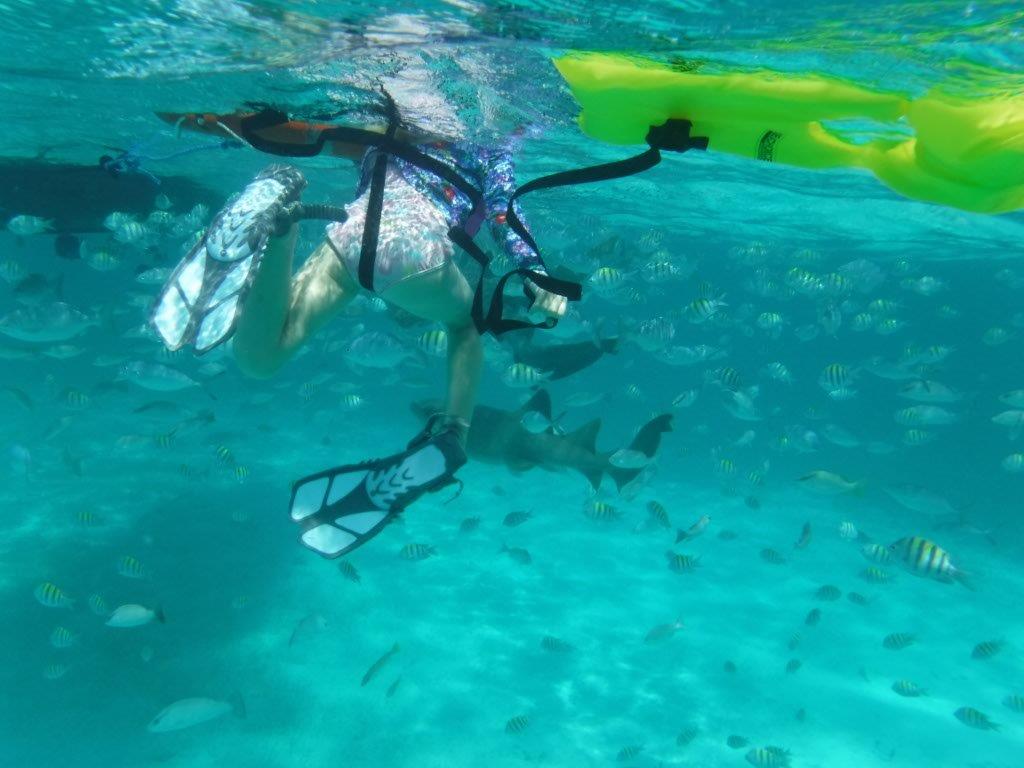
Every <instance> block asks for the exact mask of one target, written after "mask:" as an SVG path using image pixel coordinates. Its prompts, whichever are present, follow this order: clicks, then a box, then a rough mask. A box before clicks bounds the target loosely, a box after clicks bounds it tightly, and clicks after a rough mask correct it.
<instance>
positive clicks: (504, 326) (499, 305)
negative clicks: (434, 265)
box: [448, 227, 583, 336]
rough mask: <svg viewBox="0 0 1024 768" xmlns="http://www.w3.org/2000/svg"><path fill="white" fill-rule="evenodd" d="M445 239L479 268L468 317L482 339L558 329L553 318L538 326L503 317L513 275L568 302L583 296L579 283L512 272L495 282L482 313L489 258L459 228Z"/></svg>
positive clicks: (530, 271)
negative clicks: (507, 289)
mask: <svg viewBox="0 0 1024 768" xmlns="http://www.w3.org/2000/svg"><path fill="white" fill-rule="evenodd" d="M448 237H449V238H451V240H452V242H453V243H455V244H456V245H457V246H459V247H460V248H461V249H462V250H464V251H465V252H466V253H468V254H469V255H470V256H472V257H473V259H475V260H476V261H477V263H479V264H480V277H479V279H478V280H477V283H476V291H475V292H474V293H473V307H472V309H471V310H470V316H471V317H472V318H473V325H475V326H476V330H477V333H479V334H480V335H481V336H482V335H483V334H485V333H493V334H494V335H495V336H501V335H502V334H503V333H508V332H509V331H517V330H521V329H524V328H554V327H555V325H557V323H558V321H557V320H556V319H555V318H553V317H549V318H547V319H546V320H544V321H542V322H539V323H533V322H530V321H528V320H509V319H507V318H505V317H504V313H505V285H506V283H508V281H509V278H511V277H514V276H515V275H521V276H522V277H523V278H524V279H529V280H530V281H532V282H533V283H534V284H535V285H536V286H537V287H538V288H543V289H544V290H545V291H550V292H551V293H557V294H559V295H561V296H565V297H566V298H567V299H568V300H569V301H579V300H580V297H581V296H582V295H583V288H582V287H581V286H580V284H579V283H574V282H570V281H569V280H559V279H558V278H555V277H551V276H550V275H546V274H544V273H543V272H535V271H533V270H532V269H513V270H512V271H511V272H506V273H505V274H504V275H502V276H501V278H500V279H499V280H498V284H497V285H496V286H495V287H494V291H493V292H492V293H491V302H490V304H489V305H488V307H487V310H486V311H484V278H485V277H486V276H487V265H488V264H489V263H490V260H491V259H490V256H488V255H487V254H486V253H485V252H484V250H483V248H481V247H480V246H479V245H477V244H476V242H475V241H474V240H473V238H472V237H470V236H469V233H468V232H466V230H465V229H463V228H462V227H452V228H451V229H450V230H448ZM524 291H526V292H527V295H528V296H530V292H529V289H528V288H524Z"/></svg>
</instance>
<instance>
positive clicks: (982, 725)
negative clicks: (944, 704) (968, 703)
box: [953, 707, 999, 731]
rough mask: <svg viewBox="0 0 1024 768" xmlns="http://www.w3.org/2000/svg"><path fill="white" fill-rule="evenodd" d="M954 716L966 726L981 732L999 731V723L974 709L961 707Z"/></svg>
mask: <svg viewBox="0 0 1024 768" xmlns="http://www.w3.org/2000/svg"><path fill="white" fill-rule="evenodd" d="M953 716H954V717H955V718H956V719H957V720H959V721H960V722H961V723H963V724H964V725H967V726H970V727H971V728H977V729H978V730H979V731H998V730H999V725H998V723H993V722H992V721H991V720H989V719H988V715H986V714H985V713H984V712H979V711H978V710H976V709H975V708H974V707H960V709H958V710H957V711H956V712H954V713H953Z"/></svg>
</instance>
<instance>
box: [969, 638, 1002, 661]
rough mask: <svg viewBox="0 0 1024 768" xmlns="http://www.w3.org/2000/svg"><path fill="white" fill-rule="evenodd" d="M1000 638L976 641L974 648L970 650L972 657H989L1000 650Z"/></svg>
mask: <svg viewBox="0 0 1024 768" xmlns="http://www.w3.org/2000/svg"><path fill="white" fill-rule="evenodd" d="M1003 645H1004V643H1003V641H1002V640H985V641H984V642H981V643H978V644H977V645H976V646H974V650H972V651H971V658H972V659H991V658H992V657H993V656H995V655H996V654H997V653H999V652H1000V651H1001V650H1003Z"/></svg>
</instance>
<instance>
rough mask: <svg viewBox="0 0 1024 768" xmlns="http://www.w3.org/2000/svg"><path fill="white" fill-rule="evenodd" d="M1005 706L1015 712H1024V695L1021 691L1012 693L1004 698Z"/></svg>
mask: <svg viewBox="0 0 1024 768" xmlns="http://www.w3.org/2000/svg"><path fill="white" fill-rule="evenodd" d="M1003 706H1004V707H1006V708H1007V709H1011V710H1013V711H1014V712H1024V696H1021V695H1020V694H1019V693H1011V694H1009V695H1008V696H1007V697H1006V698H1004V699H1003Z"/></svg>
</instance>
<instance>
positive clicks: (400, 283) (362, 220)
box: [153, 116, 572, 556]
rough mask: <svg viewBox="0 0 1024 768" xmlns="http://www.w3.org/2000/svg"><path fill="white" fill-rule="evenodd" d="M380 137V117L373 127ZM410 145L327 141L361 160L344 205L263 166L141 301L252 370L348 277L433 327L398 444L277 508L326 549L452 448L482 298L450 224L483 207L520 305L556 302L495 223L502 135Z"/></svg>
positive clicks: (361, 531) (518, 240)
mask: <svg viewBox="0 0 1024 768" xmlns="http://www.w3.org/2000/svg"><path fill="white" fill-rule="evenodd" d="M179 120H180V118H179ZM192 122H193V124H196V123H197V122H198V121H197V120H196V119H195V118H193V120H192ZM208 122H209V124H214V125H221V126H224V125H226V124H229V123H235V124H236V125H238V127H239V130H242V125H241V124H239V123H238V120H237V117H236V116H223V117H218V118H217V119H216V120H215V121H208ZM197 127H198V126H197ZM249 129H250V130H249V133H248V136H249V137H252V138H255V134H256V133H258V132H257V131H254V130H253V129H252V126H251V125H250V126H249ZM393 135H394V131H393V130H392V131H391V132H390V133H389V134H388V138H390V137H391V136H393ZM409 146H413V145H411V144H409ZM415 148H416V150H418V151H419V152H422V153H423V155H425V156H426V158H427V160H423V159H422V158H419V162H418V163H414V162H410V161H409V160H406V159H402V158H401V157H397V156H395V155H393V154H386V153H384V152H382V151H381V150H380V149H374V148H371V149H370V150H369V151H366V149H365V147H363V146H357V145H342V148H341V149H340V150H339V149H338V143H337V142H335V148H334V153H335V154H339V155H342V156H346V157H348V158H350V159H353V160H361V163H362V173H361V178H360V183H359V187H358V191H357V196H356V199H355V200H354V201H353V202H352V203H350V204H349V205H347V206H346V207H345V210H344V212H342V211H341V210H340V209H333V208H327V207H325V206H309V207H303V206H302V205H301V203H300V202H299V196H300V193H301V191H302V189H303V188H304V187H305V179H304V178H303V176H302V174H301V173H300V172H299V171H298V170H297V169H295V168H293V167H290V166H285V165H274V166H270V167H268V168H266V169H264V170H263V171H262V172H260V173H259V174H258V175H257V176H256V178H255V179H254V180H253V182H252V183H250V184H249V185H248V186H247V187H246V189H245V190H244V191H243V192H242V193H241V195H239V196H237V197H236V198H233V199H232V200H231V201H229V203H228V204H227V206H226V207H225V208H224V209H223V210H222V211H221V212H220V213H219V214H218V215H217V216H216V217H215V219H214V221H213V223H212V225H211V226H210V229H209V230H208V232H207V234H206V236H205V237H204V238H203V240H202V241H200V243H199V244H197V246H196V247H195V248H194V249H193V251H192V252H191V253H190V254H189V256H187V257H186V258H185V260H184V261H183V262H182V264H181V265H180V266H179V267H178V269H177V270H176V271H175V273H174V275H172V277H171V279H170V281H169V282H168V285H167V287H166V288H165V289H164V292H163V293H162V295H161V297H160V299H159V300H158V302H157V305H156V308H155V310H154V315H153V322H154V325H155V326H156V328H157V330H158V331H159V332H160V334H161V336H162V338H163V339H164V341H165V343H166V344H167V345H168V346H169V347H171V348H179V347H181V346H183V345H184V344H188V343H192V344H194V345H195V347H196V349H197V351H199V352H203V351H206V350H208V349H210V348H212V347H213V346H216V345H217V344H219V343H221V342H223V341H226V340H227V339H228V338H229V337H232V336H233V352H234V356H235V359H236V361H237V362H238V364H239V367H240V368H241V369H242V370H243V371H244V372H246V373H248V374H250V375H253V376H259V377H264V376H269V375H271V374H273V373H274V372H275V371H276V370H277V369H278V368H280V367H281V365H283V364H284V362H285V361H286V360H287V359H288V358H289V357H291V355H293V354H294V353H295V352H296V351H297V350H298V349H299V348H300V347H302V346H303V345H304V344H305V343H306V342H307V341H308V340H309V339H310V338H311V337H312V336H313V335H314V334H315V333H316V332H317V330H319V329H320V328H321V327H323V325H324V324H325V323H327V321H328V320H329V319H331V318H332V317H334V316H335V315H337V314H338V313H339V311H340V310H341V309H342V308H343V307H345V306H346V305H347V304H348V303H349V302H351V301H352V300H353V299H355V297H356V296H357V295H358V294H359V292H360V287H361V286H362V287H363V288H367V289H369V290H372V291H373V292H374V293H376V294H377V295H379V296H380V297H381V298H383V299H384V300H386V301H387V302H389V303H390V304H392V305H394V306H396V307H398V308H400V309H402V310H405V311H406V312H409V313H410V314H413V315H415V316H417V317H420V318H422V319H424V320H428V321H431V322H438V323H442V324H444V325H445V327H446V328H447V332H448V383H447V394H446V398H445V402H444V408H443V410H442V411H440V412H438V413H436V414H434V415H433V416H431V417H430V419H429V420H428V423H427V425H426V427H425V429H424V430H423V432H422V433H420V434H419V435H418V436H417V437H416V438H414V439H413V441H412V442H411V443H410V444H409V446H408V448H407V449H406V450H405V451H403V452H401V453H399V454H396V455H395V456H392V457H388V458H386V459H382V460H377V461H371V462H366V463H363V464H358V465H350V466H345V467H339V468H336V469H333V470H328V471H327V472H322V473H319V474H317V475H313V476H310V477H308V478H304V479H302V480H300V481H298V482H297V483H296V485H295V487H294V489H293V494H292V505H291V514H292V519H293V520H294V521H295V522H296V523H298V524H299V525H300V527H301V528H302V531H303V533H302V541H303V543H305V544H306V545H307V546H309V547H310V548H312V549H314V550H316V551H317V552H319V553H321V554H323V555H326V556H338V555H341V554H344V553H346V552H348V551H351V550H352V549H354V548H355V547H357V546H359V545H360V544H362V543H363V542H365V541H366V540H367V539H369V538H370V537H371V536H373V535H375V534H376V533H377V532H378V531H379V530H380V529H381V528H382V527H383V526H384V525H386V524H387V523H388V522H389V521H390V518H391V517H392V516H393V514H395V513H397V512H398V511H400V510H401V509H402V508H404V507H405V506H407V505H408V504H409V503H411V502H412V501H414V500H415V499H416V498H418V497H419V496H420V495H422V494H423V493H425V492H427V491H432V490H436V489H437V488H439V487H441V486H443V485H446V484H449V483H451V482H454V477H453V475H454V472H455V471H456V470H457V469H458V468H459V467H461V466H462V465H463V464H464V463H465V461H466V455H465V442H466V435H467V433H468V430H469V426H470V421H471V419H472V416H473V409H474V405H475V403H476V394H477V388H478V385H479V381H480V374H481V370H482V363H483V344H482V341H481V338H480V334H481V332H483V330H484V329H482V328H481V327H480V320H481V314H482V312H481V310H480V309H479V307H477V310H476V311H474V305H480V306H482V300H481V298H480V285H478V288H477V291H476V292H474V289H473V288H472V287H471V285H470V282H469V281H468V280H467V278H466V276H465V275H464V274H463V272H462V270H461V269H460V267H459V266H458V264H457V263H456V262H455V260H454V259H453V256H454V253H455V242H456V241H458V238H457V237H456V236H455V235H453V234H452V233H453V231H455V230H457V229H458V230H460V231H461V232H463V233H465V234H467V235H468V236H469V237H470V238H471V237H472V235H473V234H475V232H476V230H477V229H479V228H480V226H481V224H482V223H483V221H484V219H486V221H487V223H488V225H489V229H490V231H491V236H492V238H493V240H494V242H495V243H496V244H497V245H498V246H499V247H501V248H502V249H503V251H504V252H505V254H506V255H507V257H508V259H509V260H511V261H512V262H513V263H514V264H515V266H516V270H517V271H518V272H519V273H521V274H523V276H524V290H525V291H526V292H527V295H528V297H529V299H530V312H531V314H533V315H534V316H538V315H539V316H540V317H543V318H551V320H549V321H548V324H550V322H551V321H552V320H556V319H557V318H559V317H561V316H563V315H564V314H565V311H566V307H567V302H568V301H569V299H570V296H569V295H562V294H560V293H558V292H556V290H555V289H558V288H559V287H560V286H562V285H563V284H562V283H560V281H557V280H554V279H551V278H548V277H547V272H546V270H545V267H544V263H543V260H542V259H541V257H540V254H539V253H538V252H537V250H536V248H535V247H531V245H530V243H528V242H527V241H526V240H525V239H524V238H523V237H522V236H520V235H519V234H518V233H517V232H515V231H513V230H512V229H511V228H510V227H509V226H508V223H507V221H506V216H507V213H508V211H511V210H513V209H512V208H511V206H510V201H511V199H512V196H513V194H514V191H515V188H514V174H513V166H512V156H511V151H510V149H509V148H508V147H500V148H484V147H480V146H474V145H470V144H467V143H459V142H444V143H441V142H434V143H431V144H429V145H418V146H416V147H415ZM431 159H432V160H434V161H435V162H436V163H440V164H443V167H444V168H446V169H447V170H448V171H449V174H451V175H449V174H445V176H446V177H447V178H446V177H442V176H439V175H438V174H437V173H435V172H434V170H432V168H429V167H423V166H424V165H426V166H430V165H431V163H430V162H429V161H430V160H431ZM454 174H457V176H458V177H461V178H462V179H465V180H470V182H471V183H472V184H473V185H474V186H475V187H476V188H477V189H478V190H479V192H478V194H477V195H475V196H470V195H468V194H463V191H462V189H461V187H460V186H457V185H455V184H453V183H451V182H453V181H456V179H457V177H456V176H455V175H454ZM313 217H316V218H333V219H335V221H334V222H333V223H331V224H330V225H329V226H328V227H327V231H326V238H325V240H324V242H323V243H322V244H321V245H320V247H319V248H317V249H316V250H315V251H314V252H313V254H312V255H311V256H310V257H309V258H308V259H307V260H306V262H305V264H304V265H303V266H302V268H301V269H300V270H299V271H298V273H297V274H295V275H294V276H293V274H292V272H293V268H292V261H293V256H294V249H295V241H296V236H297V230H298V227H297V220H298V219H300V218H313ZM517 219H518V221H519V222H520V224H521V225H522V226H525V225H524V224H522V219H521V218H520V217H518V216H517ZM462 242H463V243H465V242H466V241H465V240H464V239H463V241H462ZM460 244H461V243H460ZM462 247H466V246H465V245H463V246H462ZM540 283H543V284H545V285H547V286H548V287H549V288H552V289H553V290H548V289H546V288H544V287H541V285H540ZM481 284H482V283H481ZM565 293H566V294H571V293H572V292H571V291H570V290H566V291H565ZM499 311H500V310H499ZM489 314H490V313H489ZM491 319H494V318H493V317H492V318H491ZM504 322H511V323H522V324H523V325H527V324H526V323H525V322H523V321H504ZM529 325H542V323H531V324H529Z"/></svg>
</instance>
